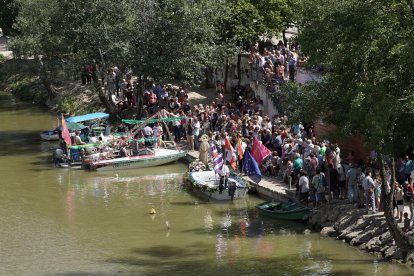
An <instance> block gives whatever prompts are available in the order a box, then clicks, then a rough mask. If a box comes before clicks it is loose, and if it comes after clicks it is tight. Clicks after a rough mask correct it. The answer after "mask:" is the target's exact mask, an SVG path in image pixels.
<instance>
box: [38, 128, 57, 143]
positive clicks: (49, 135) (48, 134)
mask: <svg viewBox="0 0 414 276" xmlns="http://www.w3.org/2000/svg"><path fill="white" fill-rule="evenodd" d="M40 139H42V140H45V141H57V140H59V134H58V130H57V129H53V130H46V131H42V132H40Z"/></svg>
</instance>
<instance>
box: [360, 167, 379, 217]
mask: <svg viewBox="0 0 414 276" xmlns="http://www.w3.org/2000/svg"><path fill="white" fill-rule="evenodd" d="M366 174H367V175H366V176H365V178H364V180H363V182H362V186H363V187H364V191H365V211H366V212H367V213H368V210H369V206H370V205H371V206H372V211H373V212H374V213H375V212H376V206H375V198H374V189H375V183H374V180H373V179H372V177H371V171H367V172H366Z"/></svg>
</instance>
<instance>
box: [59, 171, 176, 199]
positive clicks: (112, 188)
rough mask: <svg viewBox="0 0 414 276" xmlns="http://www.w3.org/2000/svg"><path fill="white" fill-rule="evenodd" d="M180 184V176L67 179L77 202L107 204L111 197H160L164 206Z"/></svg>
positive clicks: (79, 177)
mask: <svg viewBox="0 0 414 276" xmlns="http://www.w3.org/2000/svg"><path fill="white" fill-rule="evenodd" d="M60 178H61V177H60ZM182 182H183V180H182V174H168V175H161V176H160V175H155V176H139V177H112V176H111V177H104V176H96V177H92V178H87V177H86V178H83V177H81V176H79V175H77V176H75V177H74V176H71V177H69V181H68V186H69V189H73V191H74V193H75V196H76V198H78V199H79V200H83V199H86V198H87V197H95V198H102V199H103V200H104V201H105V202H109V201H110V200H111V198H112V197H122V198H124V199H125V200H130V199H133V198H136V197H142V196H151V197H154V196H160V198H161V199H162V202H163V204H164V205H165V204H166V203H167V201H166V200H165V198H167V196H168V195H170V194H171V193H172V192H176V191H180V190H181V186H180V184H181V183H182ZM61 183H63V181H61Z"/></svg>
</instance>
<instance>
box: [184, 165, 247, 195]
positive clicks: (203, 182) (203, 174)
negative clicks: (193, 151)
mask: <svg viewBox="0 0 414 276" xmlns="http://www.w3.org/2000/svg"><path fill="white" fill-rule="evenodd" d="M188 180H189V182H190V184H191V186H190V187H191V190H192V191H193V192H194V193H196V194H200V195H202V196H203V197H207V199H208V200H210V199H213V200H220V201H221V200H231V199H232V197H231V193H232V191H231V189H232V188H230V187H232V186H233V187H234V186H235V190H234V199H240V198H244V197H246V194H247V191H248V185H247V184H246V182H245V181H244V180H243V179H241V178H240V177H239V176H237V175H230V176H229V178H228V180H227V188H226V189H224V187H220V179H219V176H218V175H217V174H215V173H214V171H198V172H189V173H188ZM229 188H230V191H229Z"/></svg>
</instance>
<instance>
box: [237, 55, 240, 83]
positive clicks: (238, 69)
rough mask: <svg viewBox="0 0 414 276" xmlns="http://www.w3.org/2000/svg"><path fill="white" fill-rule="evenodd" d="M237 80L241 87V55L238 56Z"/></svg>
mask: <svg viewBox="0 0 414 276" xmlns="http://www.w3.org/2000/svg"><path fill="white" fill-rule="evenodd" d="M237 79H238V83H237V84H238V85H239V86H240V81H241V54H240V53H238V54H237Z"/></svg>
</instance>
